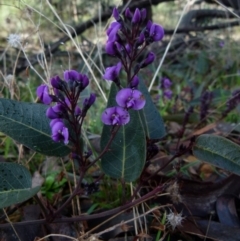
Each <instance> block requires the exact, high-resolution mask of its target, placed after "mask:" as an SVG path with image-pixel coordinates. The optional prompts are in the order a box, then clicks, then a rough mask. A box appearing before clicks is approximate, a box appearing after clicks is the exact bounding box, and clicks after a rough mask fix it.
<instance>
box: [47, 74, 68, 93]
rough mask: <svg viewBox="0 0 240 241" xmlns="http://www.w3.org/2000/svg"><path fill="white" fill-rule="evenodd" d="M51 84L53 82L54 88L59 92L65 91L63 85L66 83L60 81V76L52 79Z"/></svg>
mask: <svg viewBox="0 0 240 241" xmlns="http://www.w3.org/2000/svg"><path fill="white" fill-rule="evenodd" d="M50 82H51V85H52V87H53V88H55V89H57V90H62V89H63V83H65V82H63V81H62V80H61V79H60V77H59V76H58V75H57V76H54V77H52V78H51V80H50Z"/></svg>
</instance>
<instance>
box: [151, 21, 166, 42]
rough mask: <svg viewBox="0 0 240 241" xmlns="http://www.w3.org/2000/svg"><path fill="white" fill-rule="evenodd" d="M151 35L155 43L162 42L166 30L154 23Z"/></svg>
mask: <svg viewBox="0 0 240 241" xmlns="http://www.w3.org/2000/svg"><path fill="white" fill-rule="evenodd" d="M149 35H150V37H151V39H152V41H153V42H156V41H160V40H161V39H162V38H163V36H164V29H163V27H162V26H160V25H158V24H155V23H153V24H152V25H151V28H150V32H149Z"/></svg>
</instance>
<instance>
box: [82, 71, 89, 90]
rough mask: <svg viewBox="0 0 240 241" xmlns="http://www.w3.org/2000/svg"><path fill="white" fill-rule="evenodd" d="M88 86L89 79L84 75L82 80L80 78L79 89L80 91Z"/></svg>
mask: <svg viewBox="0 0 240 241" xmlns="http://www.w3.org/2000/svg"><path fill="white" fill-rule="evenodd" d="M88 84H89V79H88V77H87V76H86V75H85V74H84V75H82V78H81V88H82V89H85V88H86V87H87V86H88Z"/></svg>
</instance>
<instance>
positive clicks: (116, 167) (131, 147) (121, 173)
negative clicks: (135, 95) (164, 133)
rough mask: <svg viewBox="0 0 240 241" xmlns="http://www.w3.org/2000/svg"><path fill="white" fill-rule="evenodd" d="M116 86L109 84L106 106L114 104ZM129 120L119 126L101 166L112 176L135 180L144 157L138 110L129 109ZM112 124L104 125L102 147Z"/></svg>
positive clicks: (141, 167) (142, 132)
mask: <svg viewBox="0 0 240 241" xmlns="http://www.w3.org/2000/svg"><path fill="white" fill-rule="evenodd" d="M116 93H117V88H116V86H115V85H114V84H112V86H111V90H110V95H109V100H108V105H107V106H108V107H110V106H116V101H115V96H116ZM129 113H130V122H129V123H128V124H126V125H125V126H121V127H120V129H119V131H118V133H117V134H116V136H115V138H114V140H113V142H112V143H111V145H110V147H109V150H108V151H107V152H106V153H105V154H104V155H103V157H102V161H101V166H102V169H103V171H104V172H105V173H106V174H107V175H109V176H110V177H113V178H119V179H123V180H125V181H127V182H132V181H134V180H136V179H137V178H138V177H139V176H140V174H141V172H142V169H143V167H144V164H145V158H146V140H145V133H144V128H143V125H142V121H141V117H140V113H139V111H134V110H132V111H129ZM111 130H112V126H107V125H105V126H104V127H103V131H102V136H101V148H102V149H103V148H104V147H105V146H106V144H107V143H108V140H109V138H110V135H111Z"/></svg>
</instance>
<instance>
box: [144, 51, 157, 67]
mask: <svg viewBox="0 0 240 241" xmlns="http://www.w3.org/2000/svg"><path fill="white" fill-rule="evenodd" d="M155 58H156V55H155V54H154V53H153V52H149V53H148V55H147V57H146V59H145V60H144V61H143V62H142V63H141V68H144V67H146V66H148V65H149V64H151V63H152V62H153V61H154V60H155Z"/></svg>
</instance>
